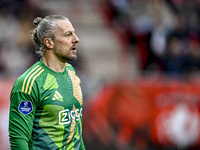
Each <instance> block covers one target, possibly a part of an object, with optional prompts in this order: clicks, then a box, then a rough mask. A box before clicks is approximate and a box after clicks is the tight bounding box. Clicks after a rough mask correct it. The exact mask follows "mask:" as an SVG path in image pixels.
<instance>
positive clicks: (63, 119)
mask: <svg viewBox="0 0 200 150" xmlns="http://www.w3.org/2000/svg"><path fill="white" fill-rule="evenodd" d="M81 116H82V108H81V109H76V110H71V111H69V109H65V110H62V111H60V112H59V124H60V125H63V124H69V123H71V122H72V121H79V119H80V117H81Z"/></svg>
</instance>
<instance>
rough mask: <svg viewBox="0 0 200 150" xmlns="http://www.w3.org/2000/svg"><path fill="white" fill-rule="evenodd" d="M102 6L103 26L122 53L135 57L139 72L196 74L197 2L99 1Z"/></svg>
mask: <svg viewBox="0 0 200 150" xmlns="http://www.w3.org/2000/svg"><path fill="white" fill-rule="evenodd" d="M102 6H103V7H102V9H103V10H104V11H103V14H104V17H105V18H106V20H107V24H108V25H109V26H110V27H111V28H114V30H115V31H116V32H117V33H118V35H119V38H120V39H121V41H122V42H123V43H124V47H125V48H124V49H125V52H127V50H129V52H130V51H131V52H133V54H136V55H137V58H138V60H139V69H140V70H141V71H146V72H147V71H153V72H161V73H165V74H169V75H190V74H194V73H198V72H199V69H200V30H199V26H200V20H199V19H200V18H199V14H200V1H199V0H103V2H102ZM127 45H128V46H127Z"/></svg>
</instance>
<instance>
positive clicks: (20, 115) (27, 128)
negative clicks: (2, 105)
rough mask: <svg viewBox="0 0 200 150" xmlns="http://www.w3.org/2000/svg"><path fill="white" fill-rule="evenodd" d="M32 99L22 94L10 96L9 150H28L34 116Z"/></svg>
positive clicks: (15, 93)
mask: <svg viewBox="0 0 200 150" xmlns="http://www.w3.org/2000/svg"><path fill="white" fill-rule="evenodd" d="M35 105H36V104H35V101H34V98H33V97H32V96H30V95H28V94H25V93H22V92H14V93H12V94H11V101H10V114H9V136H10V144H11V145H10V146H11V150H29V145H30V142H31V140H30V139H31V133H32V127H33V120H34V114H35V108H36V107H35Z"/></svg>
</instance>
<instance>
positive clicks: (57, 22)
mask: <svg viewBox="0 0 200 150" xmlns="http://www.w3.org/2000/svg"><path fill="white" fill-rule="evenodd" d="M66 21H67V22H68V23H69V25H68V26H71V27H72V29H73V30H69V31H66V30H65V31H63V32H64V33H67V32H71V31H73V32H75V29H74V27H73V25H72V23H71V21H70V20H69V19H68V20H62V19H61V20H56V22H55V23H56V26H57V28H61V29H63V27H62V26H61V25H60V24H59V22H66Z"/></svg>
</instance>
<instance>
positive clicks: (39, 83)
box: [9, 60, 85, 150]
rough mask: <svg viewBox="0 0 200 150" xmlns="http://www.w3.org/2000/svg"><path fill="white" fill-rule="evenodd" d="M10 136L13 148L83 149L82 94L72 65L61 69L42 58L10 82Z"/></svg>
mask: <svg viewBox="0 0 200 150" xmlns="http://www.w3.org/2000/svg"><path fill="white" fill-rule="evenodd" d="M10 99H11V103H10V115H9V136H10V143H11V149H12V150H84V149H85V147H84V144H83V140H82V107H83V96H82V91H81V82H80V79H79V78H78V76H77V74H76V72H75V70H74V68H73V67H72V66H71V65H70V64H68V63H66V69H65V71H64V72H62V73H58V72H55V71H53V70H51V69H50V68H48V67H47V66H46V65H45V64H44V63H43V62H42V60H40V61H39V62H37V63H36V64H34V65H33V66H32V67H31V68H29V69H28V70H27V71H26V72H25V73H24V74H23V75H21V76H20V77H19V78H18V79H17V80H16V82H15V83H14V85H13V89H12V91H11V97H10Z"/></svg>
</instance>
